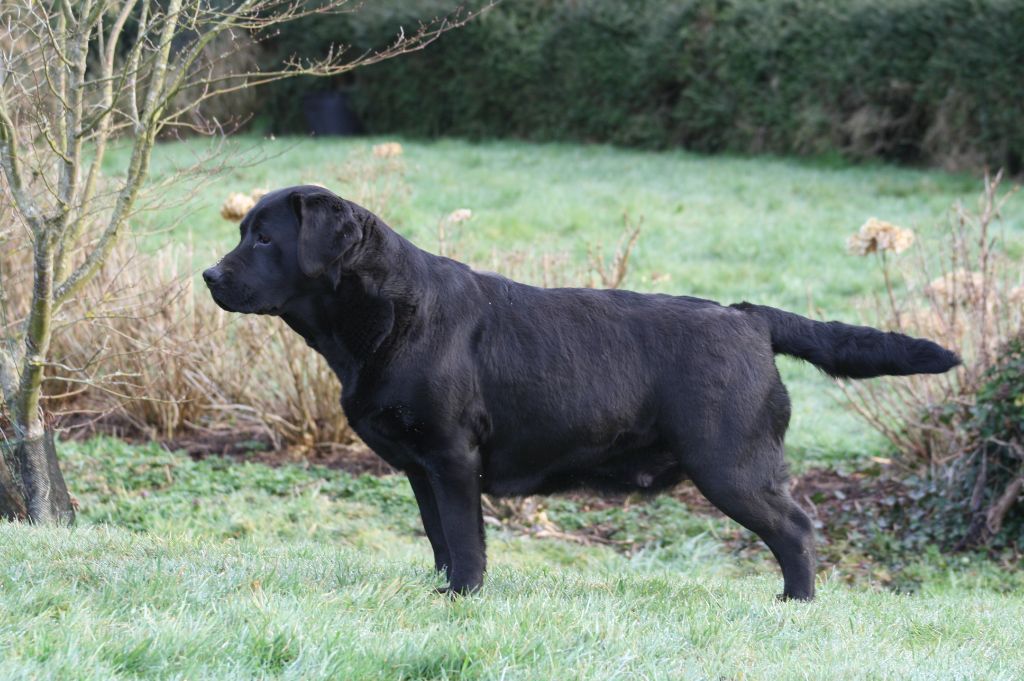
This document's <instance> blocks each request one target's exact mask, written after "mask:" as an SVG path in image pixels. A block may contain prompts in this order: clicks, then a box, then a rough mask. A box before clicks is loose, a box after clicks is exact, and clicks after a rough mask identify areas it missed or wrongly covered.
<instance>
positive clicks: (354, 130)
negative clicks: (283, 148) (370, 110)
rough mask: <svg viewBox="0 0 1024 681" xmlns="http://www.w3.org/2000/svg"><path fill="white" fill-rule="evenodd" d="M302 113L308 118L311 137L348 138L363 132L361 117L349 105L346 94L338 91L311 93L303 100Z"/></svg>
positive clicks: (307, 125) (307, 122)
mask: <svg viewBox="0 0 1024 681" xmlns="http://www.w3.org/2000/svg"><path fill="white" fill-rule="evenodd" d="M302 113H303V115H304V116H305V118H306V128H307V129H308V130H309V133H310V134H311V135H314V136H316V137H327V136H329V135H340V136H342V137H348V136H352V135H358V134H359V133H361V132H362V131H363V126H362V125H361V124H360V122H359V117H358V116H356V114H355V111H353V110H352V107H351V105H350V104H349V96H348V93H346V92H339V91H337V90H319V91H317V92H310V93H309V94H307V95H305V96H303V98H302Z"/></svg>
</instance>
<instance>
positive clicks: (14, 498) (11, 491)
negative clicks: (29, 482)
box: [0, 445, 28, 520]
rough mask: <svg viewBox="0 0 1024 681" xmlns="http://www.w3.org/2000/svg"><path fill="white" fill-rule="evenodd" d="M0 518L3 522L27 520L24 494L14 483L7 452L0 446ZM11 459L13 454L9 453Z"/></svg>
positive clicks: (5, 448) (4, 447)
mask: <svg viewBox="0 0 1024 681" xmlns="http://www.w3.org/2000/svg"><path fill="white" fill-rule="evenodd" d="M0 448H2V449H3V451H0V518H2V519H4V520H27V519H28V508H27V507H26V506H25V494H24V492H23V491H22V489H21V487H20V486H19V485H18V483H17V482H15V477H14V473H12V472H11V467H10V466H9V465H8V459H7V455H8V450H7V447H6V446H2V445H0ZM10 454H11V455H12V459H13V458H14V457H13V454H14V452H10Z"/></svg>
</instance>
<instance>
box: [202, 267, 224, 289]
mask: <svg viewBox="0 0 1024 681" xmlns="http://www.w3.org/2000/svg"><path fill="white" fill-rule="evenodd" d="M222 276H224V273H223V272H222V271H221V270H220V268H219V267H217V266H213V267H211V268H210V269H208V270H203V281H205V282H206V284H207V285H210V284H216V283H217V282H218V281H220V278H221V277H222Z"/></svg>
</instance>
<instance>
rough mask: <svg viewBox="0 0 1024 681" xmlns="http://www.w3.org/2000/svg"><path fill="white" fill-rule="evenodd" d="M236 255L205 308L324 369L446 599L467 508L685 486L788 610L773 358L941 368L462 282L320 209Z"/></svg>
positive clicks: (260, 212) (462, 554)
mask: <svg viewBox="0 0 1024 681" xmlns="http://www.w3.org/2000/svg"><path fill="white" fill-rule="evenodd" d="M241 237H242V238H241V241H240V242H239V244H238V246H236V247H235V249H234V250H233V251H231V252H230V253H228V254H227V255H226V256H224V258H222V259H221V261H220V263H218V264H217V265H215V266H214V267H211V268H209V269H208V270H206V271H205V272H203V279H205V280H206V283H207V285H208V286H209V288H210V292H211V294H212V295H213V299H214V301H216V303H217V304H218V305H220V306H221V307H222V308H223V309H225V310H228V311H230V312H247V313H253V314H270V315H276V316H279V317H281V318H282V319H284V321H285V323H287V324H288V325H289V326H290V327H291V328H292V329H294V330H295V331H296V332H297V333H299V334H300V335H302V337H303V338H304V339H305V340H306V343H307V344H309V346H310V347H311V348H313V349H315V350H316V351H317V352H319V353H321V354H322V355H323V356H324V357H325V358H326V359H327V362H328V364H330V366H331V369H333V370H334V372H335V373H336V374H337V375H338V378H339V379H341V385H342V393H341V405H342V408H344V410H345V416H346V417H348V420H349V423H351V424H352V428H353V429H354V430H355V431H356V433H358V434H359V436H360V437H361V438H362V439H363V441H364V442H365V443H366V444H367V445H369V447H370V448H371V449H372V450H373V451H374V452H376V453H377V454H378V455H379V456H380V457H381V458H382V459H384V460H385V461H387V462H388V463H389V464H391V465H392V466H394V467H395V468H397V469H399V470H401V471H403V472H404V473H405V474H406V476H407V477H408V478H409V483H410V485H411V486H412V490H413V494H414V495H415V497H416V503H417V504H418V505H419V509H420V515H421V516H422V520H423V528H424V530H425V531H426V534H427V538H428V539H429V540H430V544H431V547H432V548H433V550H434V566H435V567H436V568H437V570H438V571H443V572H444V573H445V574H446V575H447V577H448V580H449V584H450V586H449V590H450V591H451V592H453V593H466V592H470V591H474V590H476V589H478V588H479V587H480V586H481V584H482V583H483V577H484V568H485V565H486V552H485V548H484V524H483V514H482V510H481V505H480V495H481V494H483V493H487V494H496V495H507V496H519V495H527V494H547V493H551V492H558V491H562V490H566V489H572V488H577V487H581V486H582V487H592V488H597V489H605V490H615V491H620V492H622V491H640V492H647V493H654V492H657V491H659V490H665V489H668V488H670V487H672V486H673V485H675V484H676V483H678V482H679V481H681V480H683V479H684V478H686V477H689V478H690V479H691V480H693V482H694V484H695V485H696V486H697V489H699V490H700V491H701V493H702V494H703V495H704V496H705V497H707V498H708V500H709V501H710V502H711V503H713V504H714V505H715V506H717V507H718V508H719V509H721V510H722V511H723V512H725V513H726V514H727V515H729V516H730V517H731V518H733V519H734V520H736V521H737V522H739V523H740V524H742V525H744V526H745V527H747V528H749V529H750V530H752V531H753V532H755V533H757V535H758V536H759V537H761V539H763V540H764V542H765V543H766V544H767V545H768V547H769V548H770V549H771V550H772V553H774V554H775V557H776V559H777V560H778V561H779V565H780V566H781V568H782V573H783V577H784V579H785V587H784V589H783V592H782V595H783V597H784V598H795V599H801V600H809V599H811V598H813V597H814V562H815V560H814V532H813V529H812V525H811V520H810V518H808V517H807V514H806V513H804V512H803V510H802V509H801V508H800V507H799V506H798V505H797V504H796V502H795V501H793V499H792V497H791V496H790V492H789V481H788V476H787V474H786V465H785V461H784V459H783V451H782V441H783V438H784V437H785V433H786V428H787V427H788V425H789V416H790V405H789V396H788V395H787V393H786V388H785V386H783V384H782V380H781V379H780V378H779V372H778V370H777V369H776V368H775V360H774V355H775V354H786V355H791V356H795V357H800V358H802V359H804V360H807V361H808V362H811V363H812V364H814V365H815V366H817V367H819V368H821V369H822V370H823V371H825V372H826V373H828V374H830V375H831V376H835V377H848V378H868V377H871V376H880V375H886V374H887V375H906V374H913V373H942V372H944V371H946V370H948V369H950V368H951V367H953V366H955V365H957V364H959V362H960V360H959V358H958V357H957V356H956V355H954V354H953V353H952V352H950V351H948V350H945V349H943V348H941V347H939V346H938V345H936V344H935V343H932V342H931V341H927V340H921V339H917V338H910V337H908V336H904V335H902V334H898V333H885V332H882V331H879V330H877V329H872V328H869V327H866V326H851V325H849V324H842V323H840V322H827V323H825V322H818V321H814V320H811V319H807V318H805V317H801V316H799V315H795V314H791V313H789V312H784V311H782V310H777V309H775V308H771V307H764V306H761V305H750V304H748V303H740V304H738V305H732V306H723V305H719V304H718V303H716V302H714V301H711V300H702V299H700V298H692V297H689V296H669V295H654V294H648V295H644V294H640V293H634V292H632V291H621V290H604V291H595V290H592V289H578V288H576V289H574V288H562V289H542V288H537V287H534V286H527V285H525V284H520V283H518V282H515V281H511V280H509V279H506V278H505V277H501V276H498V275H496V274H486V273H481V272H475V271H474V270H472V269H470V268H469V267H467V266H466V265H464V264H462V263H460V262H456V261H454V260H451V259H449V258H444V257H440V256H436V255H432V254H430V253H427V252H426V251H423V250H420V249H419V248H417V247H416V246H414V245H413V244H412V243H410V242H409V241H407V240H406V239H404V238H402V236H400V235H399V234H398V233H396V232H395V231H394V230H392V229H391V228H390V227H388V226H387V225H386V224H384V222H383V221H382V220H380V218H378V217H377V216H376V215H374V214H373V213H370V212H369V211H367V210H366V209H365V208H361V207H360V206H357V205H356V204H354V203H351V202H349V201H345V200H344V199H342V198H340V197H338V196H335V195H334V194H332V193H331V192H330V191H328V190H326V189H324V188H323V187H315V186H302V187H292V188H289V189H282V190H279V191H275V192H271V193H270V194H267V195H266V196H264V197H263V198H262V199H260V202H259V203H257V204H256V207H255V208H253V209H252V210H251V211H249V213H248V215H246V217H245V219H243V220H242V225H241ZM268 389H269V388H268Z"/></svg>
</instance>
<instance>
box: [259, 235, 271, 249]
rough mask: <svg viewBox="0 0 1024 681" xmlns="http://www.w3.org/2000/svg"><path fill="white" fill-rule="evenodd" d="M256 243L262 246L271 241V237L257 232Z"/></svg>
mask: <svg viewBox="0 0 1024 681" xmlns="http://www.w3.org/2000/svg"><path fill="white" fill-rule="evenodd" d="M256 243H257V244H259V245H260V246H266V245H267V244H269V243H270V237H269V236H267V235H266V234H257V235H256Z"/></svg>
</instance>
